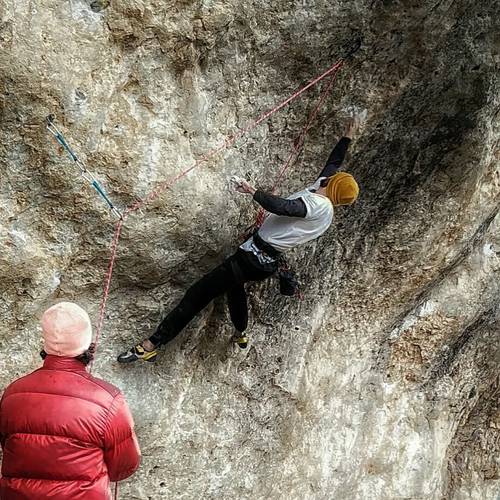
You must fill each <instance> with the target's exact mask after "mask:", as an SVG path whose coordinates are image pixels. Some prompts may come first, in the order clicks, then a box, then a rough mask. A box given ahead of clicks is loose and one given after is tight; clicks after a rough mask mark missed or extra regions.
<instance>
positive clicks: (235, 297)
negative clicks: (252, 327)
mask: <svg viewBox="0 0 500 500" xmlns="http://www.w3.org/2000/svg"><path fill="white" fill-rule="evenodd" d="M227 306H228V308H229V316H230V317H231V321H232V322H233V325H234V326H235V328H236V330H238V331H239V332H240V333H243V332H244V331H245V330H246V329H247V326H248V306H247V294H246V292H245V285H244V284H243V283H238V284H236V285H235V286H233V287H232V288H230V289H229V290H228V291H227Z"/></svg>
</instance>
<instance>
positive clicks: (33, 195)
mask: <svg viewBox="0 0 500 500" xmlns="http://www.w3.org/2000/svg"><path fill="white" fill-rule="evenodd" d="M0 15H1V21H0V42H1V46H2V51H1V52H0V102H1V108H0V110H1V118H2V127H1V132H0V133H1V141H0V149H1V154H0V161H1V163H2V165H1V180H2V182H1V183H0V220H1V224H0V241H1V245H2V246H1V248H2V251H1V253H0V278H1V298H2V300H1V301H0V311H1V316H2V324H1V326H0V352H1V357H2V362H1V363H0V380H1V384H2V387H4V386H5V385H7V384H8V383H9V382H10V381H12V380H13V379H15V378H16V377H19V376H21V375H22V374H24V373H27V372H28V371H30V370H33V369H35V368H36V367H38V366H39V364H40V359H39V358H38V351H39V349H40V345H41V344H40V330H39V328H38V321H39V317H40V315H41V313H42V312H43V310H44V309H45V308H46V307H48V306H49V305H51V304H53V303H54V302H56V301H58V300H63V299H64V300H73V301H75V302H78V303H79V304H80V305H81V306H83V307H85V308H86V309H87V310H88V311H89V313H90V315H91V317H92V318H93V319H94V321H95V322H97V318H98V311H99V302H100V299H101V294H102V284H103V280H104V275H105V272H106V269H107V266H108V260H109V255H110V244H111V240H112V237H113V231H114V225H115V222H116V217H115V216H114V215H113V214H112V213H110V212H109V211H108V210H107V208H106V205H105V204H104V203H103V201H102V200H101V199H100V198H99V197H98V195H97V193H96V192H95V191H94V190H93V189H92V188H91V187H90V186H88V185H87V184H86V183H85V181H83V180H82V178H81V177H80V176H79V173H78V169H76V168H75V166H74V165H73V164H72V163H71V162H70V160H69V159H68V157H67V156H66V155H65V153H64V152H63V151H62V150H61V148H60V147H58V145H57V144H56V143H55V142H54V140H53V138H51V137H50V136H49V134H48V133H47V131H46V129H45V117H46V116H47V115H48V114H49V113H54V114H55V115H56V117H57V119H58V125H59V126H60V128H61V129H62V130H63V132H64V134H65V136H66V138H67V139H68V141H69V142H70V143H71V145H72V146H73V148H74V149H75V151H76V152H77V154H78V155H79V156H80V158H81V159H82V160H83V161H84V162H85V163H86V164H87V166H88V168H89V169H90V170H91V171H92V172H93V173H95V174H96V176H97V177H98V179H99V180H100V181H101V182H102V183H103V184H104V185H105V186H106V188H107V191H108V193H109V196H110V197H111V198H112V199H113V200H114V201H115V202H116V204H117V205H118V206H119V207H120V208H124V207H126V206H130V205H131V204H133V203H134V202H136V201H137V200H140V199H144V198H145V197H147V196H148V194H149V193H150V192H151V191H153V190H155V189H160V191H163V192H161V194H159V196H157V197H156V198H155V199H154V200H152V201H151V202H149V203H146V204H145V205H144V206H143V207H142V208H141V209H140V210H137V211H135V212H134V213H132V214H130V216H129V217H127V219H126V221H125V223H124V225H123V228H122V234H121V238H120V241H119V246H118V253H117V259H116V264H115V269H114V273H113V278H112V282H111V291H110V296H109V301H108V304H107V309H106V314H105V317H104V328H103V331H102V334H101V337H100V341H99V350H98V357H97V360H96V363H95V367H94V373H95V374H96V375H97V376H100V377H103V378H105V379H106V380H108V381H110V382H113V383H115V384H116V385H118V386H119V387H120V388H121V389H123V391H124V392H125V394H126V396H127V398H128V401H129V403H130V406H131V408H132V412H133V414H134V417H135V420H136V425H137V432H138V435H139V439H140V442H141V446H142V451H143V461H142V466H141V469H140V471H139V472H138V473H137V474H136V475H135V476H134V479H133V480H131V481H128V482H124V483H123V484H122V485H121V486H120V497H121V498H127V499H163V498H179V499H181V498H182V499H186V500H187V499H252V500H255V499H262V500H264V499H265V500H269V499H283V498H290V499H294V500H295V499H297V500H303V499H315V500H316V499H318V500H320V499H321V500H323V499H324V500H330V499H336V500H351V499H352V500H372V499H373V500H387V499H395V498H405V499H414V500H417V499H418V500H428V499H457V500H462V499H464V500H465V499H474V500H496V499H497V498H498V492H499V491H500V472H499V456H500V454H499V452H500V438H499V436H500V413H499V393H500V389H499V375H500V374H499V362H500V352H499V345H500V343H499V340H500V338H499V337H500V334H499V331H500V312H499V297H500V279H499V277H500V271H499V269H500V218H499V215H498V210H499V204H500V175H499V172H500V169H499V162H500V149H499V139H498V138H499V133H500V119H499V116H500V115H499V110H500V98H499V95H500V93H499V91H500V71H499V69H500V21H499V16H498V3H497V2H495V1H493V0H486V1H483V2H475V3H474V2H467V1H465V0H456V1H448V0H445V1H438V0H423V1H413V0H403V1H399V2H393V1H381V0H375V1H373V0H356V1H351V2H346V1H341V0H334V1H320V0H317V1H313V0H309V1H302V2H286V1H275V2H263V1H259V0H252V1H243V0H229V1H220V0H216V1H210V2H201V1H198V2H196V1H188V0H185V1H178V2H171V1H167V2H161V1H158V0H123V1H120V2H119V1H111V2H110V1H102V0H93V1H90V0H74V1H72V2H58V1H56V0H37V1H34V2H16V1H14V0H0ZM358 35H362V36H363V46H362V48H361V50H360V51H359V52H358V53H357V54H356V56H355V57H354V58H353V59H352V60H351V61H349V62H347V63H346V64H345V65H344V67H343V68H342V69H341V70H340V71H339V73H338V74H337V77H336V80H335V82H334V87H333V90H332V93H331V94H330V95H329V97H328V99H327V101H326V103H325V105H324V106H323V107H322V108H321V111H320V112H319V115H318V117H317V119H316V121H315V122H314V124H313V126H312V127H311V129H310V131H309V134H308V136H307V139H306V142H305V146H304V149H303V151H302V153H301V154H300V156H299V158H298V160H297V161H296V162H295V163H294V165H293V167H292V168H291V169H290V170H289V172H288V174H287V176H286V178H285V179H284V180H283V181H282V183H281V184H280V186H279V189H278V192H279V193H281V194H287V193H290V192H292V191H296V190H298V189H300V188H302V187H304V186H305V185H307V183H309V182H310V181H313V180H314V179H315V175H317V173H318V172H319V170H320V169H321V167H322V165H323V162H324V161H325V159H326V157H327V156H328V154H329V152H330V150H331V148H332V146H333V144H334V143H335V141H336V140H337V139H338V138H339V137H340V136H341V135H342V131H343V127H344V125H345V121H346V119H347V118H348V116H350V114H352V113H353V112H359V111H361V110H364V109H366V110H367V111H368V118H367V121H366V123H365V126H364V128H363V130H362V133H361V134H359V136H358V137H357V138H356V140H355V141H354V142H353V144H352V146H351V148H350V152H349V155H348V157H347V160H346V163H345V165H346V169H347V170H348V171H349V172H351V173H352V174H353V175H355V176H356V178H357V179H358V182H359V184H360V187H361V195H360V198H359V201H358V202H357V203H356V205H355V206H353V207H343V208H339V209H336V210H335V220H334V223H333V225H332V227H331V229H330V230H329V231H328V232H327V233H326V234H325V235H324V236H323V237H322V238H321V239H319V240H318V241H316V242H315V243H312V244H308V245H305V246H303V247H302V248H299V249H297V250H296V251H294V252H293V253H292V254H291V256H290V261H291V262H292V263H293V266H294V267H295V269H296V270H297V271H298V273H299V275H300V279H301V281H302V283H303V292H304V300H302V301H299V300H295V299H291V298H288V297H283V296H280V295H279V293H278V287H277V282H276V280H269V281H268V282H265V283H261V284H258V285H251V286H249V296H250V299H249V302H250V308H251V317H252V321H251V327H250V330H249V336H250V346H249V348H248V349H247V350H246V351H242V352H237V351H236V350H235V348H234V346H233V345H232V344H231V343H230V342H229V339H230V336H231V334H232V330H231V325H230V321H229V318H228V314H227V312H226V308H225V304H224V301H223V300H220V301H216V302H215V304H213V305H212V306H210V307H209V308H207V309H206V310H205V311H204V313H203V314H201V315H200V316H199V317H197V318H196V319H195V320H194V321H193V322H192V323H191V324H190V325H189V327H188V328H187V329H186V330H185V332H184V333H183V334H182V335H181V336H179V337H178V338H177V339H176V340H175V341H174V342H172V343H171V344H169V345H168V346H167V347H166V348H165V349H164V351H163V353H162V355H161V357H160V359H159V361H158V362H157V363H156V364H153V365H151V364H148V365H144V364H142V365H140V364H136V365H134V366H127V367H121V366H118V365H117V363H116V362H115V357H116V355H117V354H118V353H119V352H120V351H122V350H123V349H124V348H125V347H128V346H130V345H131V343H132V342H135V341H137V340H139V339H142V338H144V337H145V336H148V335H149V334H151V333H152V332H153V331H154V329H155V326H156V325H157V323H158V322H159V321H160V319H161V318H162V317H163V316H164V314H165V313H166V312H167V311H168V310H169V308H170V307H172V306H173V305H174V304H175V303H176V301H178V300H179V298H180V297H181V296H182V293H183V291H184V290H185V289H186V287H188V286H189V285H190V284H191V283H192V282H193V281H194V280H195V279H197V278H198V277H200V276H201V275H202V274H203V273H204V272H206V271H207V270H209V269H210V268H211V267H212V266H213V265H215V264H216V263H218V262H220V261H221V260H222V259H223V258H224V257H225V256H227V255H229V254H230V253H231V252H232V251H233V249H234V248H235V247H236V245H237V244H238V241H239V237H240V235H241V233H242V232H243V231H244V229H245V228H246V227H247V226H248V225H250V224H251V222H252V220H253V218H254V217H255V207H254V206H253V205H252V202H251V201H250V199H249V198H248V197H244V196H242V195H237V194H235V193H234V192H232V191H231V190H230V189H229V184H228V178H229V177H230V176H231V175H234V174H235V175H238V176H240V177H245V178H247V179H248V180H249V181H251V182H253V183H255V184H257V185H259V186H261V187H263V188H268V189H269V188H270V187H271V186H272V185H273V182H274V179H275V176H276V175H277V172H278V170H279V168H280V166H281V165H282V164H283V162H284V160H285V159H286V157H287V155H288V154H289V152H290V150H291V149H292V147H293V145H294V140H295V139H296V138H297V136H299V135H300V132H301V130H302V128H303V127H304V125H305V121H306V118H307V116H308V115H309V113H310V112H311V111H312V109H313V108H314V106H315V104H316V103H317V99H318V97H319V96H320V94H321V91H322V90H324V85H326V84H327V80H323V81H322V82H321V83H320V84H318V85H317V86H314V87H313V88H311V89H310V90H309V91H307V92H306V93H304V94H303V95H302V96H301V97H300V98H299V99H297V100H295V101H293V102H292V103H290V105H289V106H287V107H285V108H284V109H283V110H281V111H280V112H278V113H276V114H274V115H272V117H270V118H269V119H268V120H267V121H265V122H263V123H262V124H261V125H260V126H259V127H257V128H255V129H254V130H252V131H251V132H250V133H248V134H246V135H245V136H244V137H243V138H241V139H240V140H238V141H237V142H236V144H235V146H234V147H232V148H229V149H227V150H225V151H221V152H220V153H219V154H215V155H213V156H212V157H211V158H210V159H209V160H208V161H206V162H203V163H200V164H199V165H198V166H197V167H196V168H195V169H193V170H192V171H191V172H190V173H189V174H188V175H187V176H186V177H184V178H182V179H181V180H179V181H178V182H176V183H175V184H174V185H172V187H171V188H170V189H167V190H164V189H163V188H164V185H163V184H162V183H164V182H165V181H167V180H169V179H173V178H174V177H176V176H177V175H178V174H179V173H180V172H182V171H183V170H185V169H187V168H189V167H191V166H192V165H193V164H194V162H195V161H196V160H199V159H200V158H202V157H203V156H204V155H206V153H207V152H208V151H211V150H213V149H214V148H218V147H219V146H221V145H223V144H224V143H225V141H227V140H228V138H231V137H232V136H233V135H234V134H237V133H238V132H239V131H241V130H243V129H244V128H245V127H246V126H247V125H248V124H249V123H250V122H251V121H252V120H253V119H254V118H255V117H256V116H258V115H259V114H260V113H262V112H263V111H265V110H267V109H270V108H272V107H273V106H274V105H275V104H276V103H278V102H280V101H282V100H283V99H284V98H286V97H287V96H289V95H291V94H292V93H293V92H294V91H295V90H296V89H297V88H299V87H300V86H301V85H303V84H304V83H306V82H307V81H308V80H310V79H312V78H313V77H315V76H316V75H319V74H321V73H322V72H323V71H325V70H326V69H328V68H329V67H331V66H332V65H333V64H334V63H335V61H336V60H338V59H339V57H340V56H341V55H342V54H343V53H344V51H345V47H346V46H348V45H349V44H350V43H351V42H352V41H353V40H354V39H355V38H356V37H357V36H358Z"/></svg>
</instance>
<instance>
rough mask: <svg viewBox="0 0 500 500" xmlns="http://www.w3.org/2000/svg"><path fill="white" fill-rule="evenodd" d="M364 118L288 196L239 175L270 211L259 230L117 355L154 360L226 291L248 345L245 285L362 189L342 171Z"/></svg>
mask: <svg viewBox="0 0 500 500" xmlns="http://www.w3.org/2000/svg"><path fill="white" fill-rule="evenodd" d="M360 124H361V117H359V116H356V117H354V118H353V119H351V120H350V121H349V124H348V126H347V128H346V132H345V134H344V137H342V138H341V139H340V140H339V141H338V143H337V145H336V146H335V147H334V149H333V151H332V152H331V153H330V156H329V157H328V160H327V162H326V165H325V166H324V168H323V170H322V171H321V173H320V174H319V177H318V178H317V180H316V182H315V183H314V184H313V185H312V186H310V187H308V188H307V189H304V190H302V191H299V192H298V193H295V194H292V195H291V196H289V197H288V198H286V199H285V198H280V197H279V196H275V195H273V194H269V193H266V192H264V191H261V190H260V189H255V188H254V187H253V186H251V185H250V184H249V183H248V182H246V181H244V180H240V181H239V182H238V184H237V187H236V189H237V191H238V192H240V193H245V194H251V195H252V196H253V199H254V200H255V201H256V202H257V203H259V204H260V205H261V206H262V207H263V208H264V209H265V210H266V211H267V212H269V214H268V215H267V217H266V219H265V221H264V223H263V224H262V226H261V227H260V229H259V230H258V231H257V232H255V233H254V234H253V235H252V236H251V237H250V238H248V239H247V240H246V241H245V242H244V243H243V244H242V245H241V246H240V247H239V248H238V250H237V251H236V253H235V254H234V255H232V256H231V257H229V258H227V259H226V260H225V261H224V262H223V263H222V264H221V265H219V266H218V267H216V268H215V269H213V270H212V271H210V272H209V273H208V274H206V275H205V276H203V277H202V278H201V279H200V280H199V281H197V282H196V283H195V284H194V285H192V286H191V287H190V288H189V289H188V291H187V292H186V294H185V295H184V297H183V299H182V300H181V301H180V302H179V304H178V305H177V306H176V307H175V308H174V309H173V310H172V311H171V312H170V313H169V314H168V315H167V316H166V317H165V318H164V319H163V321H162V322H161V323H160V325H159V326H158V328H157V329H156V331H155V333H154V334H153V335H152V336H151V337H149V339H146V340H144V341H143V342H142V343H140V344H138V345H136V346H134V347H132V348H131V349H129V350H128V351H126V352H123V353H121V354H120V355H119V356H118V361H119V362H120V363H132V362H134V361H137V360H142V361H154V360H155V359H156V357H157V354H158V347H159V346H161V345H163V344H166V343H167V342H170V341H171V340H172V339H174V338H175V337H176V336H177V335H178V334H179V333H180V332H181V331H182V329H183V328H184V327H185V326H186V325H187V324H188V323H189V322H190V321H191V320H192V319H193V318H194V316H196V314H197V313H199V312H200V311H201V310H202V309H203V308H204V307H206V306H207V305H208V304H209V303H210V302H211V301H212V300H213V299H214V298H215V297H217V296H219V295H222V294H224V293H225V294H226V296H227V302H228V307H229V314H230V317H231V321H232V323H233V325H234V326H235V328H236V333H235V335H234V336H233V340H234V341H235V342H236V343H237V344H238V345H239V346H240V347H241V348H245V347H247V343H248V339H247V337H246V336H245V334H244V332H245V330H246V328H247V324H248V310H247V297H246V292H245V286H244V284H245V283H246V282H249V281H262V280H265V279H267V278H269V277H270V276H272V275H273V274H274V273H275V272H276V271H277V270H278V267H279V262H280V259H281V257H282V255H283V253H284V252H287V251H288V250H290V249H292V248H294V247H296V246H298V245H301V244H303V243H306V242H308V241H311V240H314V239H316V238H318V237H319V236H321V235H322V234H323V233H324V232H325V231H326V230H327V229H328V227H329V226H330V224H331V223H332V220H333V207H338V206H341V205H351V204H352V203H354V202H355V201H356V198H357V197H358V193H359V188H358V184H357V182H356V180H355V179H354V177H353V176H352V175H350V174H348V173H346V172H339V169H340V167H341V165H342V162H343V160H344V157H345V155H346V152H347V149H348V147H349V144H350V142H351V140H352V138H353V136H354V134H355V133H356V132H357V131H358V130H359V127H360Z"/></svg>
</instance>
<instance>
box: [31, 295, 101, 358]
mask: <svg viewBox="0 0 500 500" xmlns="http://www.w3.org/2000/svg"><path fill="white" fill-rule="evenodd" d="M41 323H42V331H43V339H44V346H43V350H44V351H45V352H46V353H47V354H53V355H54V356H67V357H76V356H79V355H80V354H82V353H84V352H85V351H86V350H87V349H88V348H89V346H90V343H91V342H92V325H91V323H90V318H89V315H88V314H87V313H86V312H85V311H84V310H83V309H82V308H81V307H80V306H78V305H76V304H73V303H72V302H60V303H59V304H56V305H55V306H52V307H50V308H49V309H47V310H46V311H45V312H44V313H43V316H42V322H41Z"/></svg>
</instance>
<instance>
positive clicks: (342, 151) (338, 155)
mask: <svg viewBox="0 0 500 500" xmlns="http://www.w3.org/2000/svg"><path fill="white" fill-rule="evenodd" d="M362 120H363V117H362V115H355V116H354V117H353V118H351V119H350V120H349V122H348V123H347V127H346V130H345V133H344V136H343V137H342V138H341V139H340V140H339V142H337V144H336V145H335V147H334V148H333V151H332V152H331V153H330V156H329V157H328V160H327V161H326V164H325V166H324V167H323V170H322V171H321V172H320V174H319V175H318V179H319V178H320V177H331V176H332V175H334V174H336V173H337V172H338V171H339V169H340V167H341V166H342V163H343V161H344V158H345V155H346V153H347V149H348V148H349V144H350V143H351V141H352V138H353V137H354V135H356V134H357V132H358V131H359V129H360V127H361V122H362Z"/></svg>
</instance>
